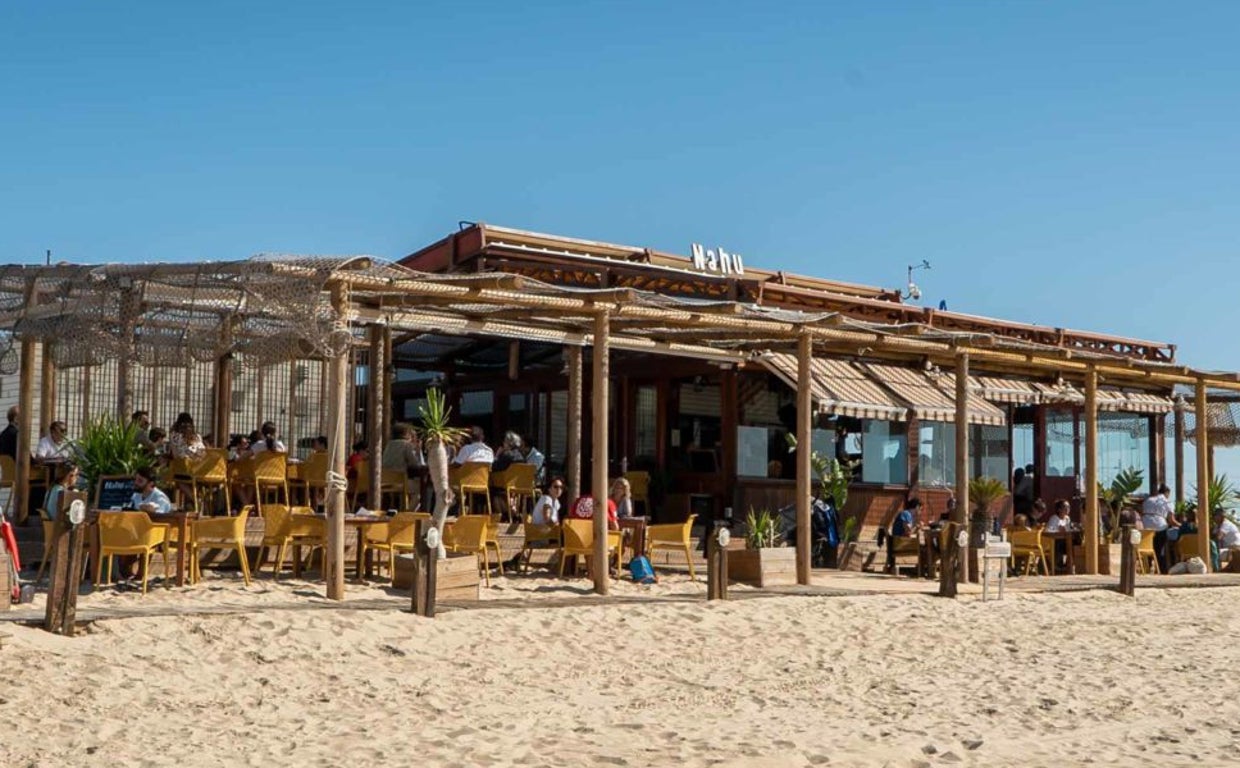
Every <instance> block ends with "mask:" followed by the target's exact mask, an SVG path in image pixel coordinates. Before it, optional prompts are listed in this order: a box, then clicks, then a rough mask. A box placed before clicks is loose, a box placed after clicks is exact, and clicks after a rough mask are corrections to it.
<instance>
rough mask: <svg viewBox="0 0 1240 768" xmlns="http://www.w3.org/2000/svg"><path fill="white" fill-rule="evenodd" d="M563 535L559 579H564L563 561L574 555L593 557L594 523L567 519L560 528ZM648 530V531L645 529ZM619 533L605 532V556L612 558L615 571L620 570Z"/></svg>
mask: <svg viewBox="0 0 1240 768" xmlns="http://www.w3.org/2000/svg"><path fill="white" fill-rule="evenodd" d="M561 530H562V532H563V534H564V540H563V543H562V544H560V577H561V578H563V577H564V561H565V560H567V559H568V558H569V557H572V556H574V555H580V556H582V557H586V558H590V557H593V556H594V521H593V520H577V519H569V520H565V521H564V525H563V526H562V528H561ZM647 530H649V529H647ZM620 542H621V532H620V531H608V532H607V554H608V555H609V556H610V557H614V559H615V566H616V569H617V570H619V568H620Z"/></svg>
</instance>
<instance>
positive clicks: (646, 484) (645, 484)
mask: <svg viewBox="0 0 1240 768" xmlns="http://www.w3.org/2000/svg"><path fill="white" fill-rule="evenodd" d="M624 479H625V480H628V481H629V500H630V501H632V502H633V514H635V515H636V514H637V505H638V503H639V502H640V503H641V505H642V512H641V513H642V514H643V515H649V514H650V473H649V472H625V473H624Z"/></svg>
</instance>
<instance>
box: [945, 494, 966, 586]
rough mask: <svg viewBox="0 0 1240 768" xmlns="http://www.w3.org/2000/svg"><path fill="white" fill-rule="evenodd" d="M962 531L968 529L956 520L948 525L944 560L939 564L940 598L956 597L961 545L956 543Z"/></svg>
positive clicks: (958, 505)
mask: <svg viewBox="0 0 1240 768" xmlns="http://www.w3.org/2000/svg"><path fill="white" fill-rule="evenodd" d="M956 507H957V509H959V507H960V504H957V505H956ZM957 517H959V514H957ZM962 530H966V529H965V528H962V527H961V526H960V523H959V522H958V521H956V520H952V521H951V522H949V523H948V524H947V545H946V546H945V547H943V552H942V555H941V558H942V560H941V561H940V562H939V597H955V596H956V584H957V580H958V577H959V576H960V568H959V566H958V561H959V560H960V545H959V543H958V542H957V541H956V537H957V534H959V532H960V531H962Z"/></svg>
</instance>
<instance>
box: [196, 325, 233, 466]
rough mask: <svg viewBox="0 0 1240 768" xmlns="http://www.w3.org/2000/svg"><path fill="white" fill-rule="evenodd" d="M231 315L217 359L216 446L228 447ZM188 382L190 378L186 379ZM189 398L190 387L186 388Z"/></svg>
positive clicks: (230, 409)
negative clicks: (222, 350) (221, 351)
mask: <svg viewBox="0 0 1240 768" xmlns="http://www.w3.org/2000/svg"><path fill="white" fill-rule="evenodd" d="M234 322H235V318H233V317H232V316H231V315H230V316H228V317H225V318H224V322H223V323H222V324H221V325H220V346H221V347H222V348H223V349H224V354H222V355H220V356H219V357H217V358H216V359H215V414H214V415H215V444H216V445H218V446H221V447H226V446H227V445H228V439H229V437H230V436H231V433H232V383H233V354H232V345H233V324H234ZM186 380H187V382H188V377H186ZM185 394H186V397H189V387H188V386H186V388H185Z"/></svg>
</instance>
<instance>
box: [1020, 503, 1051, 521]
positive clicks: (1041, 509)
mask: <svg viewBox="0 0 1240 768" xmlns="http://www.w3.org/2000/svg"><path fill="white" fill-rule="evenodd" d="M1049 517H1051V513H1050V510H1049V509H1047V508H1046V502H1045V501H1042V500H1041V499H1034V500H1033V514H1032V515H1027V516H1026V519H1027V520H1029V521H1030V522H1032V523H1033V524H1034V525H1046V521H1047V519H1048V518H1049Z"/></svg>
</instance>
